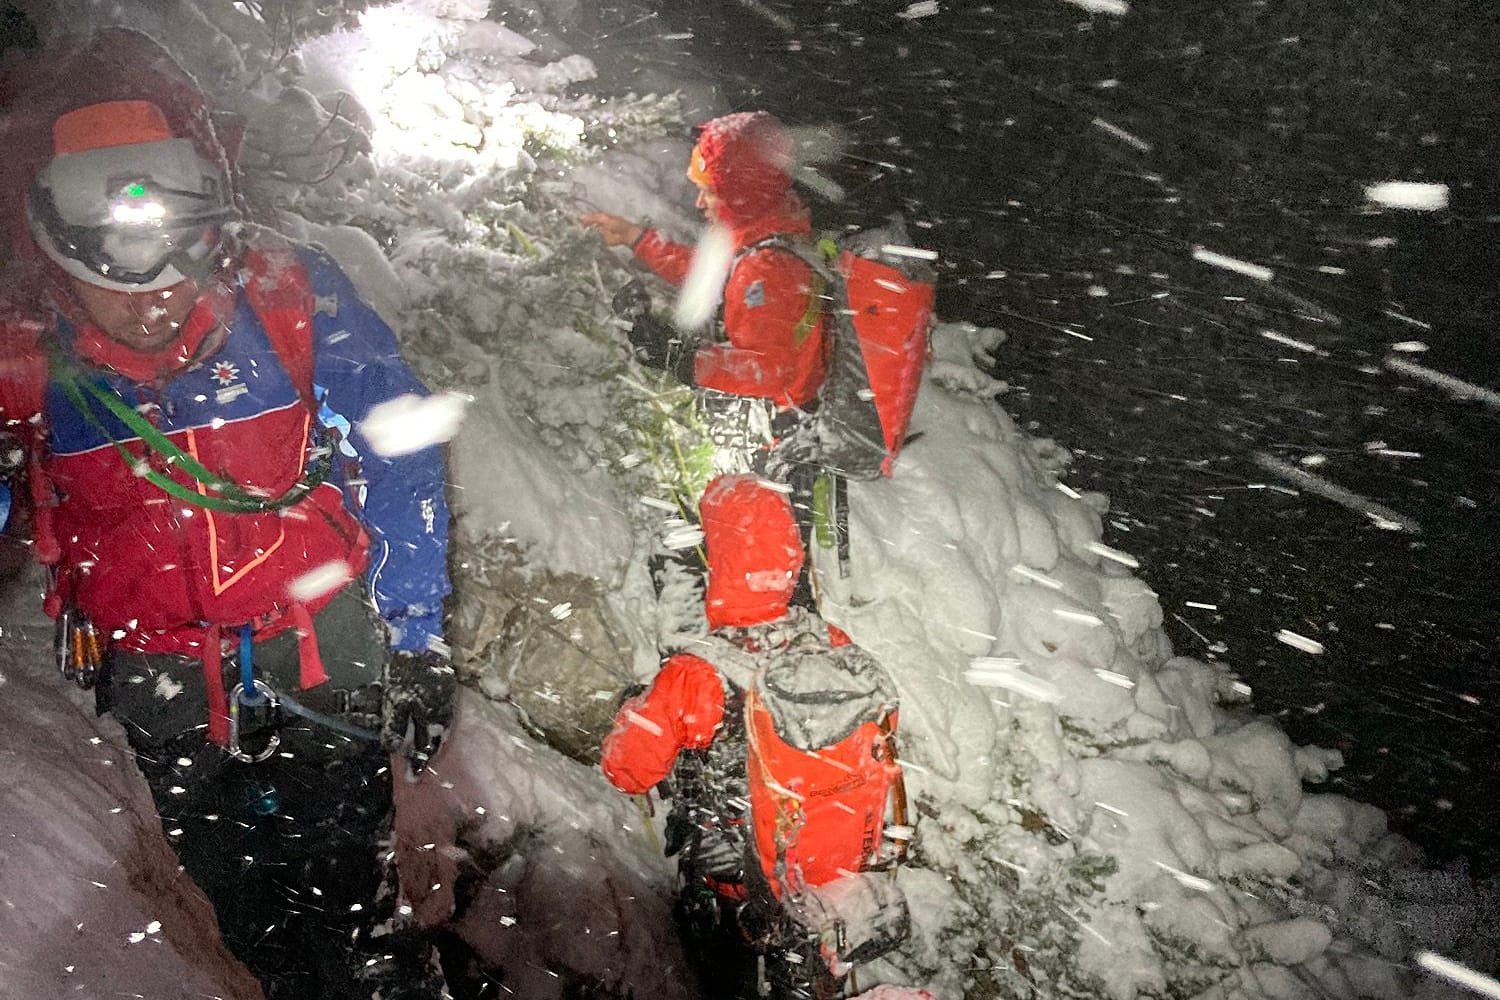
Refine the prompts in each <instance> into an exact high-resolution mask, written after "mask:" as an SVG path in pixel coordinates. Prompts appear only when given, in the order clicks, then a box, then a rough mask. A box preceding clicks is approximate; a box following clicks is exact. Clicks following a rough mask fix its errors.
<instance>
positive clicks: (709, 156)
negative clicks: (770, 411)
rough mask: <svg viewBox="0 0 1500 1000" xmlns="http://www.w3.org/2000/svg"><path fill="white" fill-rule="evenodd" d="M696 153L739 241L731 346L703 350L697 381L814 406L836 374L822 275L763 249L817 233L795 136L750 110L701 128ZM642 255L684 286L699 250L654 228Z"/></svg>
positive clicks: (731, 286)
mask: <svg viewBox="0 0 1500 1000" xmlns="http://www.w3.org/2000/svg"><path fill="white" fill-rule="evenodd" d="M698 149H699V150H700V151H701V153H702V155H703V162H704V168H705V173H706V174H707V177H708V180H709V184H710V186H711V187H712V189H713V191H714V193H715V194H716V195H717V196H718V199H719V216H718V220H717V221H718V222H720V223H721V224H722V225H724V226H725V227H726V228H727V229H728V230H729V231H730V233H731V234H732V238H733V244H734V250H735V261H734V264H733V266H732V268H731V270H730V273H729V278H728V280H727V281H726V282H725V285H724V296H723V316H722V326H723V336H724V339H725V342H723V343H716V344H708V345H705V346H703V347H700V348H699V350H698V354H697V357H696V359H695V365H694V381H696V382H697V384H698V385H701V386H703V387H705V388H708V389H717V390H719V391H721V392H728V393H732V394H734V395H737V396H755V397H759V398H764V399H770V400H773V401H774V402H775V403H776V405H777V406H779V407H782V408H783V409H785V408H789V407H802V406H806V405H807V404H808V403H810V402H812V400H813V398H814V397H815V396H816V395H817V394H818V389H819V388H820V387H821V386H822V384H823V378H824V376H825V375H826V374H827V369H828V358H827V343H828V341H827V338H826V337H825V336H824V331H825V323H824V318H823V316H822V314H821V312H815V311H814V310H815V308H816V304H815V303H814V302H813V300H812V297H813V295H814V294H815V291H816V289H815V288H814V284H815V282H814V274H813V271H812V268H810V267H808V265H807V263H806V262H805V261H803V260H802V259H801V258H800V257H798V256H797V255H796V254H794V253H792V252H790V251H789V250H786V249H781V248H777V247H773V246H762V247H756V246H755V245H756V244H757V243H760V242H761V241H763V240H767V239H769V238H771V237H781V238H784V239H786V240H789V241H790V240H799V239H802V240H805V239H807V238H808V237H809V235H810V234H811V233H812V224H811V222H810V221H809V219H808V215H807V209H806V208H805V207H804V206H803V204H802V202H801V201H800V200H799V199H798V198H797V196H796V194H795V193H793V191H792V189H791V188H792V181H791V176H790V173H789V172H788V171H789V169H790V152H791V142H790V139H789V138H788V137H787V135H786V132H785V130H783V129H782V128H781V125H780V124H779V123H778V122H776V120H775V119H774V118H772V117H771V116H770V115H767V114H764V113H761V112H757V113H753V114H752V113H744V114H735V115H726V116H724V117H723V118H716V119H714V120H713V121H711V122H709V123H708V124H707V125H705V126H703V130H702V133H701V136H700V138H699V141H698ZM752 248H753V249H752ZM635 255H636V258H637V259H638V260H640V261H641V262H642V263H644V264H646V265H647V266H648V267H650V268H651V269H652V270H653V271H655V272H656V273H657V275H659V276H660V277H661V278H663V279H664V280H666V281H668V282H670V283H671V284H674V285H681V284H682V282H683V279H684V278H686V277H687V273H688V269H689V267H690V266H691V264H692V259H693V248H692V247H690V246H687V245H685V244H681V243H673V242H672V241H670V240H668V239H666V238H665V237H663V236H662V235H661V234H660V233H659V232H657V231H656V230H654V229H650V230H647V231H646V233H645V235H644V236H642V238H641V240H640V241H639V242H638V243H637V244H636V246H635ZM814 316H816V319H815V321H814V322H813V323H812V325H811V328H810V329H809V328H808V323H807V320H808V319H809V318H811V317H814Z"/></svg>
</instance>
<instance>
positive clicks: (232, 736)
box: [225, 679, 281, 764]
mask: <svg viewBox="0 0 1500 1000" xmlns="http://www.w3.org/2000/svg"><path fill="white" fill-rule="evenodd" d="M250 683H251V684H252V685H254V686H253V688H252V689H251V692H250V693H249V694H247V693H246V692H245V685H243V684H236V685H235V686H234V690H233V691H231V692H230V693H229V746H228V747H226V748H225V749H226V750H228V751H229V756H231V757H233V758H234V759H235V760H238V761H243V762H244V763H246V764H259V763H260V762H261V761H263V760H266V759H267V758H269V757H270V756H271V755H272V754H273V753H275V752H276V750H277V748H279V747H280V746H281V703H280V702H279V701H277V700H276V692H275V691H272V690H271V686H270V685H269V684H267V683H266V682H265V681H260V680H253V679H252V680H251V682H250ZM243 709H250V710H251V711H250V713H249V718H251V719H254V720H257V723H258V724H255V725H254V729H255V731H257V732H259V731H262V730H264V729H266V728H268V727H269V728H270V730H271V735H270V737H269V738H268V739H267V740H266V745H265V746H264V747H262V748H261V750H260V752H259V753H250V752H249V751H248V750H245V749H243V748H242V747H241V746H240V726H241V724H242V721H243V720H244V719H245V718H246V713H245V712H244V711H242V710H243Z"/></svg>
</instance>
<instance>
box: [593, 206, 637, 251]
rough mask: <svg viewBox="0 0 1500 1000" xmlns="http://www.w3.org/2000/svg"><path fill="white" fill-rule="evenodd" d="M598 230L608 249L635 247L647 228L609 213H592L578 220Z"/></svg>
mask: <svg viewBox="0 0 1500 1000" xmlns="http://www.w3.org/2000/svg"><path fill="white" fill-rule="evenodd" d="M578 221H579V222H580V223H582V224H583V225H585V226H588V227H589V228H590V229H594V230H597V231H598V233H599V236H600V238H601V239H603V240H604V245H605V246H607V247H633V246H635V245H636V244H637V243H639V242H640V239H641V237H642V236H644V235H645V233H646V227H645V226H642V225H640V224H639V223H636V222H631V221H630V220H629V219H622V218H620V217H619V216H618V215H610V214H609V213H608V212H590V213H589V214H588V215H585V216H582V217H581V218H579V220H578Z"/></svg>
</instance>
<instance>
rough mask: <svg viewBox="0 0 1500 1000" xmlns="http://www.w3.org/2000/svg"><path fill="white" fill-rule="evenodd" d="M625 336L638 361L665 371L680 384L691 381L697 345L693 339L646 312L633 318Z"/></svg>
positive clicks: (690, 383)
mask: <svg viewBox="0 0 1500 1000" xmlns="http://www.w3.org/2000/svg"><path fill="white" fill-rule="evenodd" d="M628 336H629V337H630V345H631V346H632V347H634V348H635V356H636V360H637V361H639V362H640V363H641V364H643V365H645V366H646V367H647V368H656V369H659V370H661V371H664V372H667V373H668V374H670V375H671V376H672V377H674V378H676V379H677V381H679V382H681V383H682V384H683V385H692V384H693V357H694V355H695V354H696V353H697V347H698V345H697V343H696V341H695V340H693V339H692V338H685V337H684V335H683V333H682V332H681V331H680V330H678V329H677V328H676V327H674V326H672V324H670V323H667V322H665V321H663V320H661V319H659V318H658V317H656V316H652V315H649V314H648V315H645V316H641V317H640V318H638V319H637V320H636V321H635V324H634V325H633V326H631V328H630V333H629V334H628Z"/></svg>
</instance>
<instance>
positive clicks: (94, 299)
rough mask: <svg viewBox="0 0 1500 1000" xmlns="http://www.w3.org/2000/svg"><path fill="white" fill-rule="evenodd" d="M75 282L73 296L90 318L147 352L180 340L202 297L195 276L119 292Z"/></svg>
mask: <svg viewBox="0 0 1500 1000" xmlns="http://www.w3.org/2000/svg"><path fill="white" fill-rule="evenodd" d="M72 281H73V297H74V299H75V300H76V301H77V302H78V304H79V305H80V306H82V307H83V310H84V312H86V313H87V314H88V317H89V319H91V320H93V321H94V323H95V324H96V325H97V326H98V327H99V328H100V329H101V330H103V331H104V332H105V334H106V335H107V336H108V337H109V338H110V339H111V340H113V341H115V342H116V343H119V344H123V345H124V346H126V347H128V348H130V349H131V350H133V351H141V352H143V353H147V354H150V353H154V352H156V351H159V350H161V349H162V348H164V347H167V346H168V345H170V344H171V343H172V341H174V340H176V339H177V334H178V331H179V330H180V329H181V328H182V324H183V322H184V321H185V320H186V319H187V317H188V313H190V312H192V309H193V303H195V302H196V301H197V300H198V284H197V282H195V281H193V280H191V279H189V280H186V281H180V282H178V283H177V284H175V285H173V286H172V287H170V288H163V289H160V290H158V291H155V292H116V291H112V290H111V289H108V288H100V287H98V286H97V285H91V284H89V283H88V282H86V281H80V280H79V279H77V278H74V279H72Z"/></svg>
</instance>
